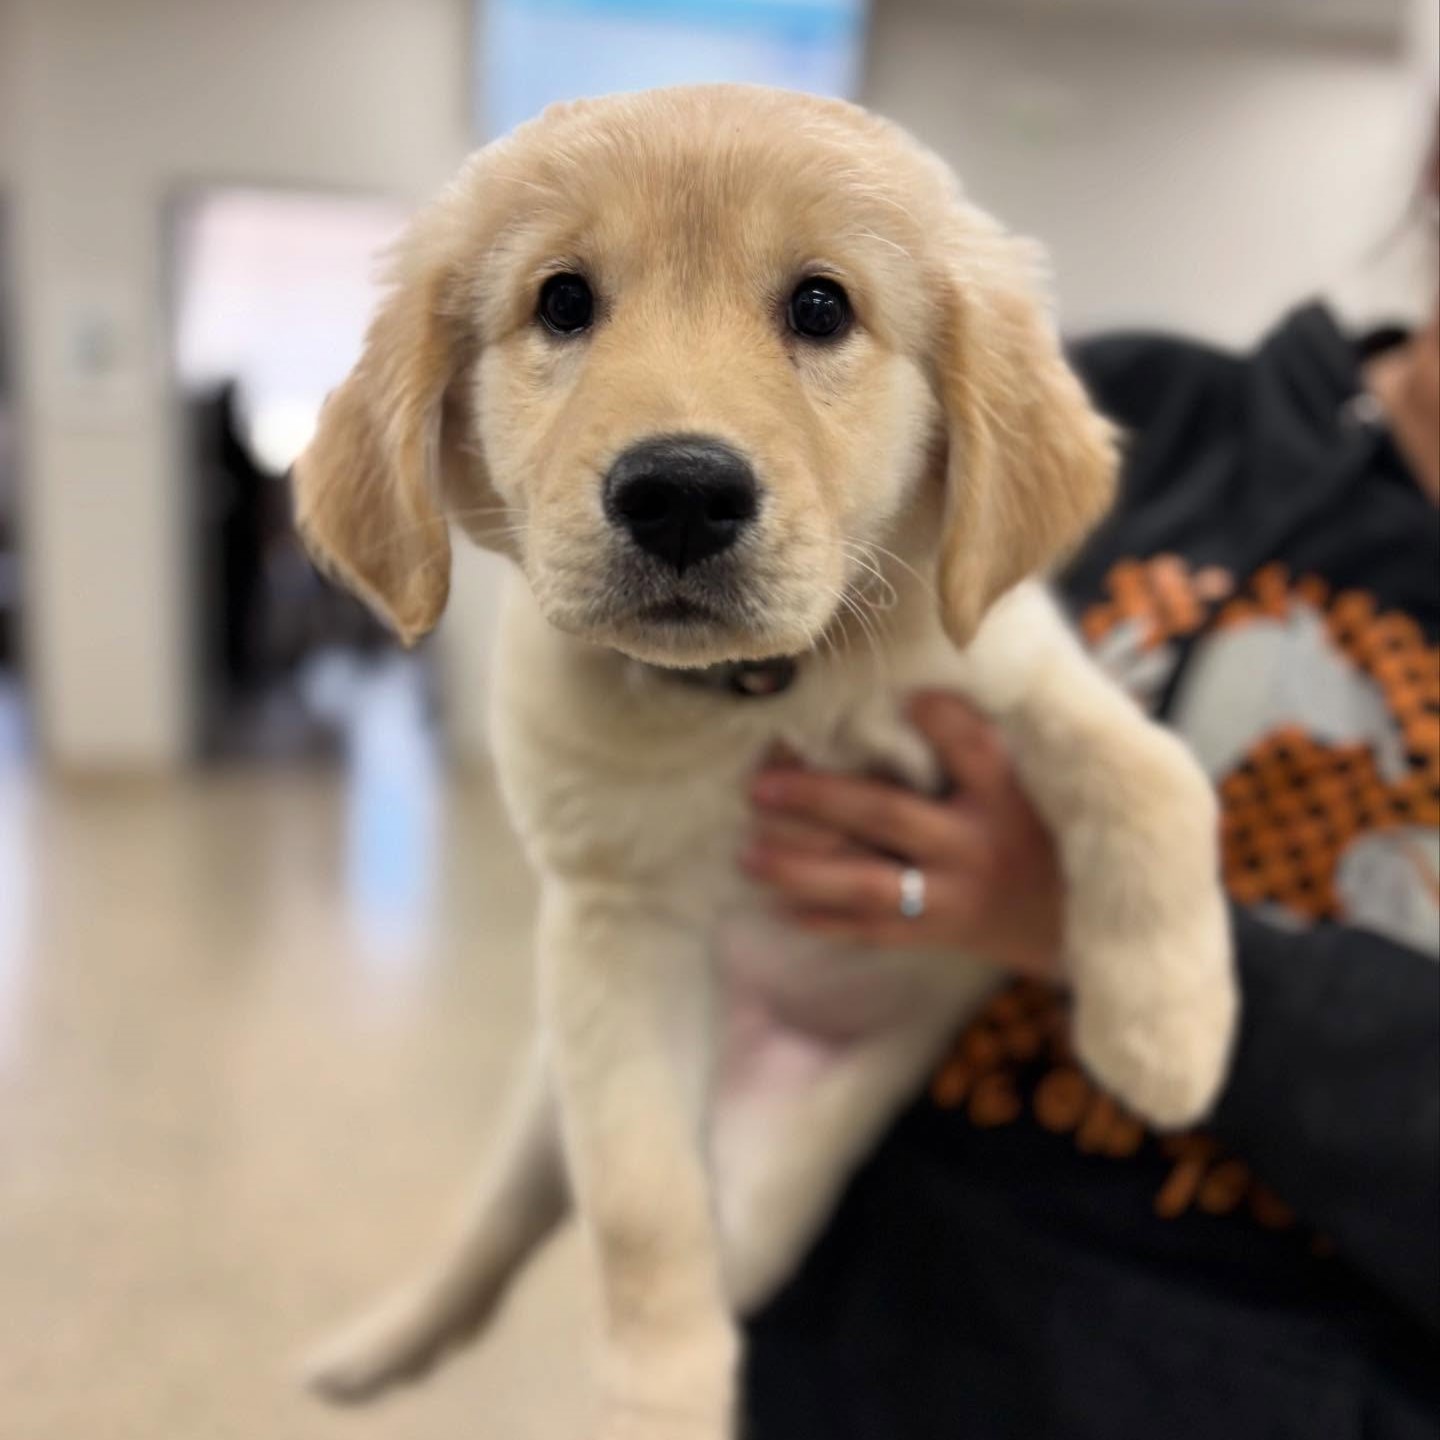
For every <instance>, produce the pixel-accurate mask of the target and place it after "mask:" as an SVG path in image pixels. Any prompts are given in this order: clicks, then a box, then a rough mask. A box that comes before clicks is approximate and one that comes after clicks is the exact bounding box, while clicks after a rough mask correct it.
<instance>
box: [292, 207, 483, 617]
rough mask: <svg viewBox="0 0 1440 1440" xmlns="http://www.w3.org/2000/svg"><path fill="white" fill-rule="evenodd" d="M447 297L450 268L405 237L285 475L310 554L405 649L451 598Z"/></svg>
mask: <svg viewBox="0 0 1440 1440" xmlns="http://www.w3.org/2000/svg"><path fill="white" fill-rule="evenodd" d="M457 289H458V276H457V275H456V274H455V273H454V267H453V266H452V265H451V264H450V263H448V262H447V259H446V258H445V257H444V256H443V255H441V254H439V253H437V251H436V249H435V247H434V246H433V245H427V244H425V242H424V238H422V237H421V236H420V235H419V234H418V233H417V232H412V235H411V236H410V237H408V238H407V239H406V240H405V241H404V242H402V248H401V250H400V251H399V252H398V253H397V257H396V264H395V267H394V270H393V272H392V279H391V290H390V293H389V295H388V297H387V298H386V300H385V302H384V304H383V305H382V307H381V309H380V311H379V313H378V314H377V315H376V317H375V319H374V321H373V322H372V323H371V326H370V329H369V332H368V333H367V335H366V339H365V349H364V353H363V354H362V356H361V358H360V361H359V363H358V364H357V365H356V366H355V369H354V370H353V371H351V373H350V375H349V377H348V378H347V379H346V380H345V382H344V384H342V385H341V387H340V388H339V389H338V390H336V391H335V392H334V393H333V394H332V395H331V396H330V398H329V399H328V400H327V401H326V402H325V407H324V409H323V410H322V411H321V413H320V423H319V427H318V429H317V431H316V434H315V438H314V439H313V440H312V441H311V443H310V445H309V446H308V448H307V449H306V450H305V453H304V454H303V455H302V456H301V457H300V459H299V461H298V462H297V463H296V466H295V492H296V519H297V524H298V526H299V529H300V533H301V536H302V537H303V539H304V541H305V544H306V546H307V548H308V549H309V550H310V553H311V555H312V556H313V557H314V558H315V560H316V562H317V563H318V564H319V565H320V566H321V568H323V569H325V570H326V571H328V572H329V573H331V574H333V575H334V576H336V578H337V579H339V580H340V581H341V582H342V583H343V584H344V585H346V586H347V587H348V588H349V589H351V590H353V591H354V592H355V593H356V594H357V595H358V596H360V598H361V599H362V600H364V601H365V602H366V603H367V604H368V605H369V606H370V607H371V608H372V609H373V610H374V611H375V612H376V613H377V614H378V615H379V616H380V618H381V619H382V620H384V621H385V623H386V624H387V625H389V626H390V628H391V629H392V630H393V631H394V632H395V633H396V634H397V635H398V636H399V637H400V639H401V640H402V641H403V642H404V643H405V644H406V645H411V644H413V643H414V642H415V641H416V640H418V639H420V637H421V636H423V635H424V634H426V632H427V631H429V630H430V629H432V628H433V626H434V625H435V622H436V621H437V620H438V619H439V618H440V614H441V612H442V611H443V610H444V608H445V601H446V597H447V596H448V594H449V590H450V536H449V530H448V527H447V524H446V520H445V516H444V512H443V508H442V491H443V488H444V486H443V481H444V474H445V470H446V467H447V465H454V464H457V463H460V462H461V461H462V458H465V459H468V457H463V456H462V453H461V452H463V449H464V439H465V437H464V435H463V428H464V425H465V423H466V416H465V414H464V411H463V409H462V402H461V400H460V398H459V396H458V395H457V394H455V393H454V392H455V391H456V390H457V389H458V386H456V381H457V378H458V377H459V376H460V374H461V372H462V370H463V369H464V368H465V366H466V365H467V363H468V357H467V355H466V353H465V352H466V349H467V340H466V336H465V335H464V334H462V333H461V331H462V329H463V326H464V323H465V322H464V319H463V317H462V316H460V315H459V314H457V308H458V307H457V299H456V297H457ZM474 464H476V465H477V466H478V464H479V461H478V458H476V459H475V461H474Z"/></svg>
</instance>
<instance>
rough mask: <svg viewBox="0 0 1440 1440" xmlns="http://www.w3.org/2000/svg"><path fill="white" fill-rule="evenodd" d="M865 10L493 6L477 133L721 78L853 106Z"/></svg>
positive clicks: (483, 44) (814, 5) (577, 0)
mask: <svg viewBox="0 0 1440 1440" xmlns="http://www.w3.org/2000/svg"><path fill="white" fill-rule="evenodd" d="M866 7H867V0H488V3H486V4H484V6H483V11H484V14H483V18H482V23H481V24H479V25H477V27H476V43H477V45H478V47H479V51H480V53H479V56H478V60H479V65H478V67H477V69H478V73H479V75H480V76H481V91H480V95H479V97H478V103H477V106H476V109H477V112H478V113H477V115H476V124H477V127H478V128H479V130H480V132H481V134H482V136H484V138H487V139H488V138H490V137H491V136H494V135H499V134H502V133H503V132H504V131H506V130H509V129H512V128H513V127H514V126H515V125H517V124H519V123H520V122H521V121H522V120H528V119H529V118H530V117H531V116H533V115H535V114H537V113H538V112H539V111H541V110H543V109H544V108H545V106H546V105H548V104H550V103H551V102H552V101H556V100H574V99H578V98H579V97H581V96H584V95H603V94H606V93H608V92H610V91H615V90H647V89H650V88H651V87H652V86H656V85H685V84H697V83H700V82H703V81H711V80H738V81H748V82H751V83H753V84H760V85H779V86H784V87H785V88H787V89H791V90H809V91H813V92H815V93H817V94H824V95H840V96H847V97H848V96H853V95H854V94H855V92H856V90H857V89H858V86H859V80H860V65H861V59H862V56H863V52H864V43H865V15H866Z"/></svg>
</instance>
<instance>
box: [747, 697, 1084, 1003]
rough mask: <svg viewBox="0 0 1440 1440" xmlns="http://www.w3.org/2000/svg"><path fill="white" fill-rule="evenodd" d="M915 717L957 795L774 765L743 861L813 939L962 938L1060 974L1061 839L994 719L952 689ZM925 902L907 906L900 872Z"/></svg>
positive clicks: (1009, 964)
mask: <svg viewBox="0 0 1440 1440" xmlns="http://www.w3.org/2000/svg"><path fill="white" fill-rule="evenodd" d="M910 718H911V720H912V722H913V723H914V725H915V727H916V729H917V730H919V731H920V733H921V734H922V735H924V736H925V738H926V739H927V740H928V741H929V742H930V744H931V746H932V747H933V748H934V750H935V753H936V756H937V757H938V759H939V761H940V764H941V767H942V769H943V770H944V772H945V774H946V775H947V776H948V777H949V779H950V780H951V781H952V782H953V785H954V792H953V794H952V795H950V796H949V797H947V798H945V799H941V800H934V799H929V798H927V797H925V796H922V795H917V794H915V793H914V792H913V791H910V790H907V789H905V788H903V787H901V786H899V785H895V784H891V783H887V782H885V781H880V780H867V779H859V778H856V777H853V776H846V775H834V774H826V773H823V772H816V771H808V770H803V769H798V768H794V767H790V766H783V765H772V766H769V767H767V768H766V769H764V770H762V771H761V772H760V773H759V774H758V775H757V776H756V777H755V779H754V781H753V782H752V788H751V797H752V800H753V802H754V805H755V808H756V812H757V818H756V824H755V828H754V831H753V833H752V836H751V839H750V842H749V844H748V845H747V847H746V849H745V851H744V853H743V854H742V856H741V866H742V868H743V869H744V870H745V872H746V873H747V874H748V875H750V876H751V877H752V878H753V879H755V880H757V881H758V882H760V883H761V884H763V885H766V886H768V887H770V889H772V890H773V891H774V892H775V894H776V896H777V898H778V899H779V901H780V902H781V904H782V906H783V907H784V909H785V910H786V911H787V912H788V913H789V914H790V916H791V917H792V918H793V920H794V921H795V923H796V924H798V925H799V926H801V927H802V928H803V929H805V930H808V931H810V932H812V933H815V934H820V935H830V936H834V937H835V938H837V939H841V940H847V941H854V942H859V943H864V944H870V945H884V946H924V947H935V946H954V947H955V948H957V949H963V950H965V951H967V952H968V953H970V954H973V955H974V956H975V957H976V958H977V959H982V960H986V961H989V962H990V963H992V964H994V965H997V966H1000V967H1002V968H1004V969H1007V970H1010V971H1013V972H1014V973H1016V974H1020V975H1027V976H1031V977H1035V978H1043V979H1052V980H1053V979H1058V978H1059V976H1060V949H1061V930H1062V921H1063V912H1064V887H1063V882H1062V879H1061V876H1060V868H1059V863H1058V860H1057V857H1056V853H1055V847H1054V844H1053V842H1052V840H1051V838H1050V835H1049V832H1048V831H1047V830H1046V828H1045V825H1044V822H1043V821H1042V820H1041V819H1040V817H1039V815H1037V814H1036V812H1035V810H1034V807H1033V806H1032V805H1031V804H1030V802H1029V800H1028V799H1027V798H1026V795H1025V792H1024V791H1023V790H1022V789H1021V787H1020V784H1019V782H1018V780H1017V779H1016V776H1015V774H1014V771H1013V770H1012V768H1011V766H1010V761H1009V758H1008V756H1007V755H1006V753H1005V749H1004V746H1003V744H1002V743H1001V740H1000V737H999V735H998V734H997V733H996V731H995V729H994V727H993V726H992V725H990V724H989V722H988V721H986V720H985V719H984V718H983V717H982V716H981V715H979V714H978V713H977V712H976V711H975V710H973V709H972V708H971V707H970V706H969V705H967V704H966V703H965V702H964V701H963V700H960V699H959V698H957V697H956V696H953V695H945V694H924V695H920V696H917V697H916V699H915V700H914V701H913V703H912V704H911V706H910ZM907 866H913V867H914V868H915V869H917V870H919V871H920V872H921V874H923V876H924V877H925V910H924V913H923V914H922V915H920V916H917V917H915V918H913V919H911V918H906V917H905V916H903V915H902V914H901V911H900V896H901V874H902V872H903V870H904V869H905V868H906V867H907Z"/></svg>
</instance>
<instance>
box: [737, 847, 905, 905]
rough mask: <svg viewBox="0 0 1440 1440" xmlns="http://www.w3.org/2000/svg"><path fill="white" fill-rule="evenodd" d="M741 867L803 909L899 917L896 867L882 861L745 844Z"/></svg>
mask: <svg viewBox="0 0 1440 1440" xmlns="http://www.w3.org/2000/svg"><path fill="white" fill-rule="evenodd" d="M740 865H741V868H742V869H743V870H744V871H745V872H746V874H748V875H750V876H751V877H752V878H753V879H755V880H758V881H759V882H760V883H761V884H762V885H767V886H769V887H770V888H771V889H772V890H775V891H776V892H778V893H779V894H780V895H781V896H783V897H784V899H785V900H786V901H787V902H789V903H790V904H791V905H795V906H799V907H800V908H802V909H814V910H829V911H833V912H835V913H836V914H838V915H842V916H849V917H850V918H852V919H856V918H865V917H877V916H884V915H898V914H899V913H900V868H899V866H897V865H893V864H891V863H890V862H889V861H886V860H869V859H850V858H837V857H833V856H817V855H801V854H796V853H794V852H791V851H788V850H772V849H769V848H767V847H764V846H759V845H752V846H749V847H748V848H747V849H746V850H745V852H744V853H743V854H742V855H741V857H740Z"/></svg>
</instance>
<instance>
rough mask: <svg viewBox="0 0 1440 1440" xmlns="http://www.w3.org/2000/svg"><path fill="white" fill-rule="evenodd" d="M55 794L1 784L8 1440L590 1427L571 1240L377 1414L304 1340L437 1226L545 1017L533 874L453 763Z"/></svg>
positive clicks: (0, 1128)
mask: <svg viewBox="0 0 1440 1440" xmlns="http://www.w3.org/2000/svg"><path fill="white" fill-rule="evenodd" d="M360 758H361V761H362V763H361V764H360V766H359V771H358V774H357V776H356V777H355V778H352V779H351V780H350V781H348V782H347V781H345V780H344V779H343V778H342V777H340V776H337V775H330V776H326V775H323V774H316V773H312V772H303V771H297V772H291V773H285V772H276V771H256V772H251V773H244V774H231V775H220V776H214V777H208V778H195V779H192V780H189V781H185V782H177V783H176V784H174V785H154V786H139V787H129V788H127V787H121V786H114V787H108V788H88V789H77V788H69V789H64V788H48V787H45V786H42V785H40V784H39V783H38V782H36V781H35V780H33V779H31V778H29V777H27V776H26V775H25V774H24V773H23V772H21V771H18V770H15V769H14V768H13V767H12V768H11V770H10V771H9V773H0V1440H222V1437H223V1440H344V1437H349V1440H377V1437H381V1436H384V1437H386V1440H411V1437H416V1440H421V1437H423V1440H467V1437H473V1440H552V1437H560V1436H564V1437H574V1436H576V1435H577V1434H578V1433H579V1432H580V1430H581V1428H582V1427H581V1424H580V1421H581V1418H582V1417H583V1414H584V1411H585V1405H586V1390H587V1386H586V1382H585V1372H586V1368H587V1348H586V1347H587V1336H588V1326H587V1321H586V1315H585V1311H586V1307H587V1305H588V1303H589V1300H588V1288H587V1278H586V1271H585V1267H584V1264H583V1259H582V1256H581V1254H580V1251H579V1248H578V1246H577V1243H576V1239H575V1236H574V1234H573V1231H572V1232H571V1233H569V1234H567V1236H566V1237H565V1238H564V1239H562V1240H561V1241H559V1242H558V1243H557V1244H556V1246H555V1247H553V1248H552V1250H551V1251H550V1252H548V1253H547V1255H546V1256H545V1257H544V1259H543V1260H542V1262H541V1263H540V1265H539V1266H538V1267H537V1269H536V1270H535V1271H534V1272H532V1274H531V1275H530V1276H529V1277H528V1278H527V1282H526V1284H525V1285H524V1287H523V1290H522V1293H521V1294H520V1295H519V1297H518V1298H517V1300H516V1302H515V1303H514V1304H513V1305H512V1306H511V1307H510V1309H509V1311H508V1313H507V1314H506V1315H505V1317H504V1319H503V1321H502V1323H501V1326H500V1328H499V1330H498V1331H497V1332H496V1333H495V1334H494V1335H493V1336H492V1337H491V1338H490V1340H489V1341H488V1342H487V1344H486V1345H485V1346H483V1347H482V1348H479V1349H477V1350H475V1351H472V1352H469V1353H467V1354H466V1355H464V1356H462V1357H460V1358H458V1359H457V1360H455V1361H452V1362H451V1364H450V1366H449V1367H448V1368H447V1369H446V1370H444V1371H443V1372H442V1373H441V1374H439V1375H438V1376H435V1377H432V1378H431V1379H430V1380H429V1381H427V1382H426V1383H425V1384H424V1385H423V1386H422V1387H420V1388H419V1389H416V1390H413V1391H409V1392H405V1393H402V1394H401V1395H399V1396H398V1397H396V1398H394V1399H392V1400H390V1401H387V1402H386V1403H384V1404H383V1405H382V1406H381V1407H380V1408H378V1409H376V1410H370V1411H359V1412H351V1413H342V1414H336V1413H332V1412H327V1411H326V1410H324V1409H323V1408H321V1407H319V1406H318V1405H316V1404H314V1403H312V1402H310V1401H309V1400H308V1399H306V1398H305V1397H304V1396H302V1395H301V1394H299V1393H298V1392H297V1390H296V1389H295V1387H294V1386H293V1384H292V1381H291V1378H290V1371H291V1369H292V1367H293V1363H294V1360H295V1357H296V1355H297V1354H298V1353H299V1352H300V1351H301V1350H302V1348H303V1346H304V1344H305V1342H307V1341H308V1340H311V1339H313V1338H314V1337H315V1334H316V1332H317V1331H322V1330H324V1329H325V1328H326V1327H328V1326H329V1325H330V1324H331V1322H333V1321H335V1320H336V1319H337V1318H341V1317H343V1316H344V1315H345V1313H346V1312H347V1311H348V1310H350V1309H352V1308H353V1307H354V1306H355V1305H356V1304H357V1302H361V1301H363V1300H364V1299H365V1298H366V1297H367V1296H369V1295H370V1294H372V1293H373V1292H374V1291H375V1290H376V1288H377V1287H381V1286H383V1285H384V1283H385V1282H386V1281H389V1280H393V1279H395V1278H397V1277H399V1276H400V1275H401V1273H402V1272H403V1271H404V1269H405V1267H406V1266H407V1263H408V1262H410V1261H412V1260H414V1259H416V1258H418V1257H420V1256H421V1255H422V1254H423V1253H424V1251H425V1247H426V1243H427V1241H428V1240H429V1239H430V1238H431V1237H432V1236H433V1235H434V1234H435V1233H436V1232H437V1230H439V1229H441V1228H443V1225H444V1222H445V1220H446V1218H447V1216H448V1215H449V1213H450V1212H451V1209H452V1206H453V1202H454V1200H455V1199H456V1197H457V1195H458V1194H459V1193H460V1192H461V1191H463V1188H464V1186H465V1184H466V1181H467V1179H468V1177H469V1175H470V1174H471V1173H472V1171H473V1169H474V1166H475V1161H476V1159H477V1157H478V1156H479V1155H480V1154H481V1152H482V1149H483V1146H484V1143H485V1140H486V1137H487V1134H488V1133H489V1131H490V1129H491V1126H492V1122H493V1120H494V1118H495V1114H496V1107H497V1103H498V1101H499V1098H500V1096H501V1093H502V1090H503V1087H504V1085H505V1082H506V1078H507V1075H508V1074H509V1073H510V1072H511V1070H512V1067H513V1066H514V1065H515V1063H516V1061H517V1056H518V1047H519V1045H520V1044H521V1042H522V1040H523V1036H524V1032H525V1029H526V1011H527V1007H528V973H527V958H526V936H527V931H528V927H529V922H530V909H531V898H532V895H531V889H530V884H529V881H528V879H527V877H526V875H525V872H524V869H523V867H522V865H521V863H520V862H519V860H518V858H517V856H516V854H515V852H514V849H513V846H512V845H511V843H510V842H509V840H508V839H507V838H506V834H505V831H504V827H503V823H502V822H501V820H500V818H499V816H498V812H497V809H496V804H495V800H494V797H493V795H492V793H491V792H490V790H489V788H488V786H487V785H486V784H484V783H483V782H476V781H471V782H468V783H465V784H461V783H460V782H457V781H454V780H452V779H450V778H448V777H444V776H441V775H438V774H435V773H433V771H432V769H431V766H430V763H429V761H428V758H427V757H426V755H425V754H424V753H423V752H422V751H420V750H413V751H412V752H410V753H405V752H404V747H402V749H401V753H399V754H398V755H397V754H393V753H386V754H382V755H381V756H380V757H379V758H378V759H377V758H376V757H375V756H370V757H369V759H368V760H367V759H366V757H365V756H364V755H363V754H362V755H361V757H360Z"/></svg>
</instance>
